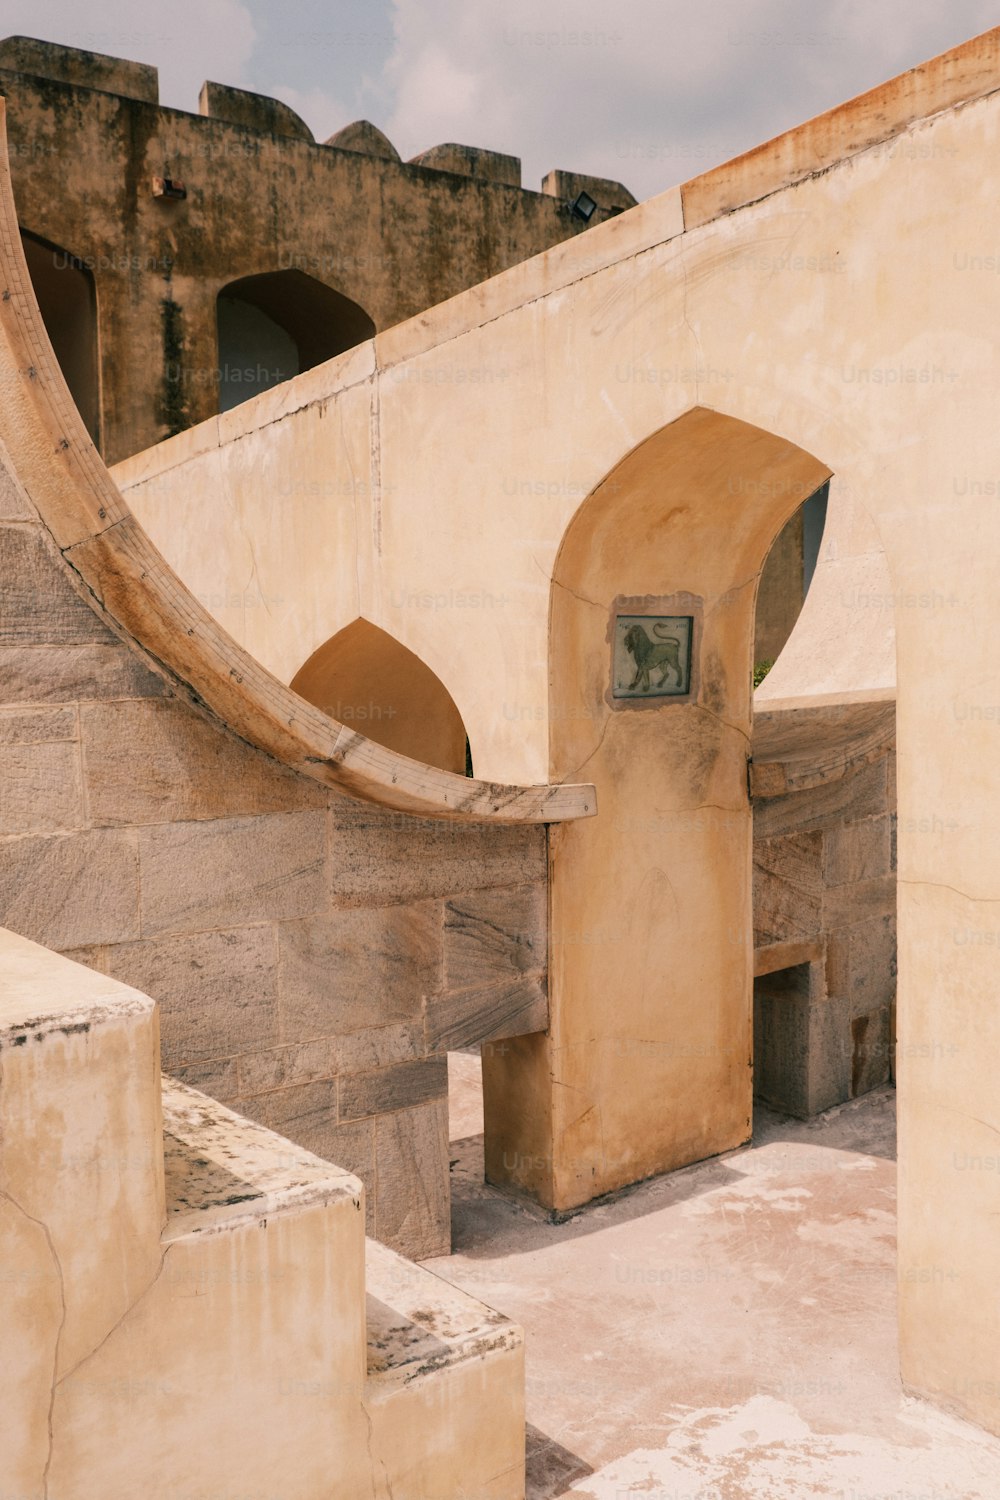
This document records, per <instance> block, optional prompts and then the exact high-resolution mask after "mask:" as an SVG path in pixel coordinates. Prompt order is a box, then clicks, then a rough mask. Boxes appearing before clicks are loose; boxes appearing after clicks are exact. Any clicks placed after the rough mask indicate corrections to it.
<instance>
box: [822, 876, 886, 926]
mask: <svg viewBox="0 0 1000 1500" xmlns="http://www.w3.org/2000/svg"><path fill="white" fill-rule="evenodd" d="M895 910H896V877H895V876H894V875H883V876H880V877H879V878H878V879H877V880H859V881H856V882H855V883H854V884H853V885H838V886H828V887H827V888H826V890H825V891H824V892H823V925H824V927H825V928H826V929H827V930H829V931H836V929H837V928H839V927H850V926H853V925H854V924H855V923H856V922H864V921H866V920H867V919H868V918H870V917H876V916H881V915H884V914H888V913H895Z"/></svg>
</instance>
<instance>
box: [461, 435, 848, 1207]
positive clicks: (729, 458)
mask: <svg viewBox="0 0 1000 1500" xmlns="http://www.w3.org/2000/svg"><path fill="white" fill-rule="evenodd" d="M829 475H830V470H829V468H828V467H826V466H825V465H824V464H823V463H822V462H821V461H820V460H818V459H817V458H814V457H813V456H812V455H811V454H809V453H807V452H805V451H804V450H803V449H802V448H799V447H797V446H796V445H795V444H793V443H790V442H788V441H787V440H785V439H783V438H781V437H779V436H777V435H775V434H773V433H770V432H766V431H764V430H762V429H761V428H758V427H754V426H751V425H750V424H749V423H747V422H743V421H739V420H737V419H736V418H733V417H728V416H725V415H722V414H721V413H719V412H715V411H710V410H707V409H706V408H702V407H695V408H693V409H692V410H690V411H688V412H687V413H685V414H684V415H683V416H682V417H680V418H678V419H677V420H676V421H675V422H672V423H671V424H669V425H668V426H666V427H663V428H661V429H660V430H659V431H657V432H655V433H653V434H652V435H651V436H650V437H648V438H647V439H646V440H645V441H644V442H642V443H641V444H640V445H639V446H638V447H637V448H635V449H633V450H632V451H631V452H630V453H628V454H627V455H626V456H625V457H624V458H623V459H622V460H621V462H620V463H619V464H618V465H617V467H616V468H614V469H613V470H612V471H611V472H610V473H609V474H608V475H607V477H606V478H605V479H604V481H603V482H602V483H601V484H600V485H598V487H597V488H596V489H595V490H594V491H593V492H592V493H591V494H590V495H589V496H588V498H587V499H586V500H585V501H584V502H583V504H582V505H581V506H580V508H579V509H578V510H577V512H576V514H575V516H574V517H573V519H572V521H571V522H570V524H569V526H568V528H567V530H566V533H565V535H564V537H563V541H562V545H561V547H560V551H559V554H558V557H557V559H556V565H555V570H554V576H553V581H552V589H551V595H550V635H549V683H550V687H549V722H550V733H549V762H550V775H551V778H552V780H554V781H559V780H563V779H566V778H571V777H576V776H579V775H586V776H587V777H588V779H589V780H591V781H593V783H594V784H595V786H596V788H597V799H598V808H599V815H598V817H597V818H595V819H594V820H593V821H592V822H591V823H590V824H589V825H583V824H580V825H577V826H575V827H569V828H560V829H553V830H552V832H551V835H550V914H551V925H550V969H549V1006H550V1025H549V1031H548V1032H547V1033H544V1034H542V1033H539V1034H537V1035H534V1036H526V1037H520V1038H517V1039H515V1041H513V1042H507V1043H506V1044H505V1048H504V1050H503V1051H502V1052H501V1050H500V1049H494V1050H493V1052H492V1053H490V1054H489V1055H484V1069H483V1075H484V1103H485V1110H486V1168H487V1175H488V1177H489V1179H490V1180H491V1181H493V1182H495V1183H498V1184H501V1185H504V1186H507V1187H509V1188H512V1189H513V1190H515V1191H518V1192H522V1193H527V1194H529V1195H531V1196H533V1197H536V1198H538V1199H539V1200H540V1201H541V1202H542V1203H544V1204H545V1205H546V1206H547V1207H549V1208H553V1209H556V1210H559V1211H564V1210H568V1209H571V1208H574V1207H577V1206H579V1205H580V1204H582V1203H585V1202H588V1201H589V1200H591V1199H593V1198H596V1197H599V1196H600V1195H601V1194H603V1193H607V1192H610V1191H613V1190H615V1189H617V1188H620V1187H623V1186H626V1185H627V1184H628V1183H631V1182H636V1181H639V1180H641V1179H642V1178H644V1177H649V1176H652V1175H654V1174H655V1173H659V1172H665V1171H669V1170H672V1169H674V1168H676V1167H680V1166H684V1165H687V1164H689V1163H691V1162H694V1161H698V1160H701V1159H703V1158H705V1157H708V1156H713V1155H716V1154H717V1153H719V1152H721V1151H725V1150H728V1149H731V1148H732V1147H735V1146H738V1145H740V1144H741V1143H742V1142H744V1141H746V1140H747V1139H748V1138H749V1136H750V1132H751V1107H752V1057H751V1049H752V1014H753V1013H752V1001H753V933H752V884H751V870H752V839H753V826H752V815H751V809H750V798H749V759H750V751H751V729H752V682H751V675H752V658H753V639H754V616H755V608H756V596H757V586H758V582H759V579H760V575H761V571H762V569H763V566H764V561H765V558H766V556H767V554H768V551H769V549H770V547H771V545H772V543H773V541H774V538H775V537H776V536H777V534H778V532H779V531H780V529H781V527H782V526H783V525H784V524H785V522H786V521H787V520H788V518H789V516H790V515H791V514H792V513H793V512H794V510H795V509H796V508H797V507H798V506H799V505H800V504H801V502H802V497H803V496H807V495H810V494H812V493H813V492H814V491H816V490H817V489H819V488H820V486H821V485H822V484H823V483H824V481H825V480H827V479H828V478H829ZM633 624H638V626H639V627H640V628H641V630H642V632H643V633H644V635H645V637H646V638H647V640H648V641H649V642H650V643H652V642H654V641H657V642H658V643H659V644H660V645H662V646H664V647H666V650H665V651H663V652H660V653H658V656H657V659H656V660H653V659H652V658H647V664H648V672H647V673H646V674H645V676H644V675H643V673H642V672H641V671H640V670H639V666H638V660H637V658H636V656H635V655H633V653H632V649H631V648H630V647H629V646H628V644H627V643H628V639H629V635H628V633H629V631H630V630H631V629H632V626H633ZM657 627H659V628H657ZM632 640H633V645H634V646H636V649H638V646H637V645H636V638H634V637H633V638H632ZM672 641H676V642H678V643H679V644H677V645H676V646H673V645H671V642H672ZM640 654H641V652H640ZM674 658H676V660H675V659H674ZM678 663H680V667H681V668H682V669H683V670H678Z"/></svg>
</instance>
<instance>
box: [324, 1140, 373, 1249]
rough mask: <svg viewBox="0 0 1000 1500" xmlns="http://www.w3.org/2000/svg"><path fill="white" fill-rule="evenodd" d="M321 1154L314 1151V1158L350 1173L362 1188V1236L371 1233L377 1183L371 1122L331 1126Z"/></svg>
mask: <svg viewBox="0 0 1000 1500" xmlns="http://www.w3.org/2000/svg"><path fill="white" fill-rule="evenodd" d="M323 1140H324V1143H325V1146H326V1149H325V1150H324V1151H320V1150H318V1149H317V1151H316V1154H317V1156H323V1157H325V1158H326V1160H327V1161H332V1162H334V1163H335V1164H336V1165H337V1166H338V1167H343V1168H344V1170H345V1171H346V1172H353V1173H354V1175H355V1177H360V1178H361V1181H362V1182H363V1183H364V1185H365V1233H366V1234H371V1235H373V1234H374V1233H375V1205H376V1203H377V1201H378V1182H377V1180H376V1176H375V1121H374V1120H372V1119H368V1120H349V1121H348V1122H347V1123H346V1124H340V1125H331V1126H330V1127H329V1128H328V1129H327V1130H325V1131H324V1135H323Z"/></svg>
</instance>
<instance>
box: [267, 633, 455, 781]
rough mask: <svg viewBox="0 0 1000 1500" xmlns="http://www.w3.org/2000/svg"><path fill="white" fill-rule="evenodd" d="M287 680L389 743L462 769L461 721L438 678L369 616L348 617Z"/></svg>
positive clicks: (359, 728) (340, 716)
mask: <svg viewBox="0 0 1000 1500" xmlns="http://www.w3.org/2000/svg"><path fill="white" fill-rule="evenodd" d="M291 686H292V688H293V689H294V691H295V692H297V693H298V694H299V695H300V696H301V697H303V698H306V699H307V700H308V701H309V702H310V703H313V704H315V706H316V707H317V708H321V709H322V710H323V712H324V713H327V714H329V715H330V717H331V718H333V719H337V720H338V721H339V722H340V723H342V724H345V725H346V726H347V727H348V728H349V729H357V731H358V732H359V734H363V735H366V736H367V738H368V739H372V740H376V741H377V742H378V743H379V744H380V745H385V746H386V747H387V748H388V749H390V750H398V751H399V753H400V754H401V755H408V756H410V757H411V758H412V759H413V760H419V761H422V762H424V764H425V765H431V766H438V767H440V769H441V770H442V771H455V772H457V773H458V774H459V775H464V774H465V773H466V771H467V769H468V765H467V743H468V742H467V738H466V733H465V725H464V724H463V722H462V716H461V714H460V713H459V711H458V709H457V708H456V706H455V700H454V699H453V698H452V696H451V694H450V693H449V692H448V689H447V688H446V687H445V685H444V683H443V682H442V681H441V679H440V678H439V677H438V676H436V674H435V673H434V672H432V671H431V669H430V667H428V666H427V665H426V663H425V662H423V661H421V660H420V657H419V656H416V655H415V654H414V653H413V652H412V651H410V650H408V648H407V647H406V646H403V645H401V644H400V642H399V641H397V640H395V639H394V637H393V636H391V635H389V634H388V633H387V632H386V631H384V630H380V629H379V627H378V626H377V625H372V624H371V622H370V621H368V620H364V619H360V618H359V619H357V620H354V621H353V622H352V623H351V624H350V625H347V626H345V627H344V629H343V630H339V631H338V632H337V634H336V635H334V636H332V637H331V638H330V640H328V641H326V642H325V644H324V645H322V646H320V648H319V650H318V651H314V652H313V654H312V656H310V657H309V659H308V661H307V662H305V664H304V665H303V666H302V667H301V668H300V669H299V671H298V672H297V673H296V674H295V676H294V677H293V678H292V682H291Z"/></svg>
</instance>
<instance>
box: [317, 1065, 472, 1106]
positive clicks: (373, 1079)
mask: <svg viewBox="0 0 1000 1500" xmlns="http://www.w3.org/2000/svg"><path fill="white" fill-rule="evenodd" d="M447 1092H448V1060H447V1058H444V1057H428V1058H420V1059H418V1060H417V1061H415V1062H402V1063H395V1064H394V1065H393V1066H392V1067H389V1068H378V1069H376V1071H375V1072H372V1073H353V1074H348V1075H346V1076H344V1077H342V1078H341V1080H340V1117H341V1119H342V1120H356V1119H359V1118H360V1117H361V1116H363V1115H380V1114H383V1113H387V1112H388V1111H390V1110H397V1109H409V1108H411V1107H412V1106H413V1105H415V1104H425V1103H427V1101H428V1100H430V1099H437V1098H441V1097H443V1096H445V1095H447Z"/></svg>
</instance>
